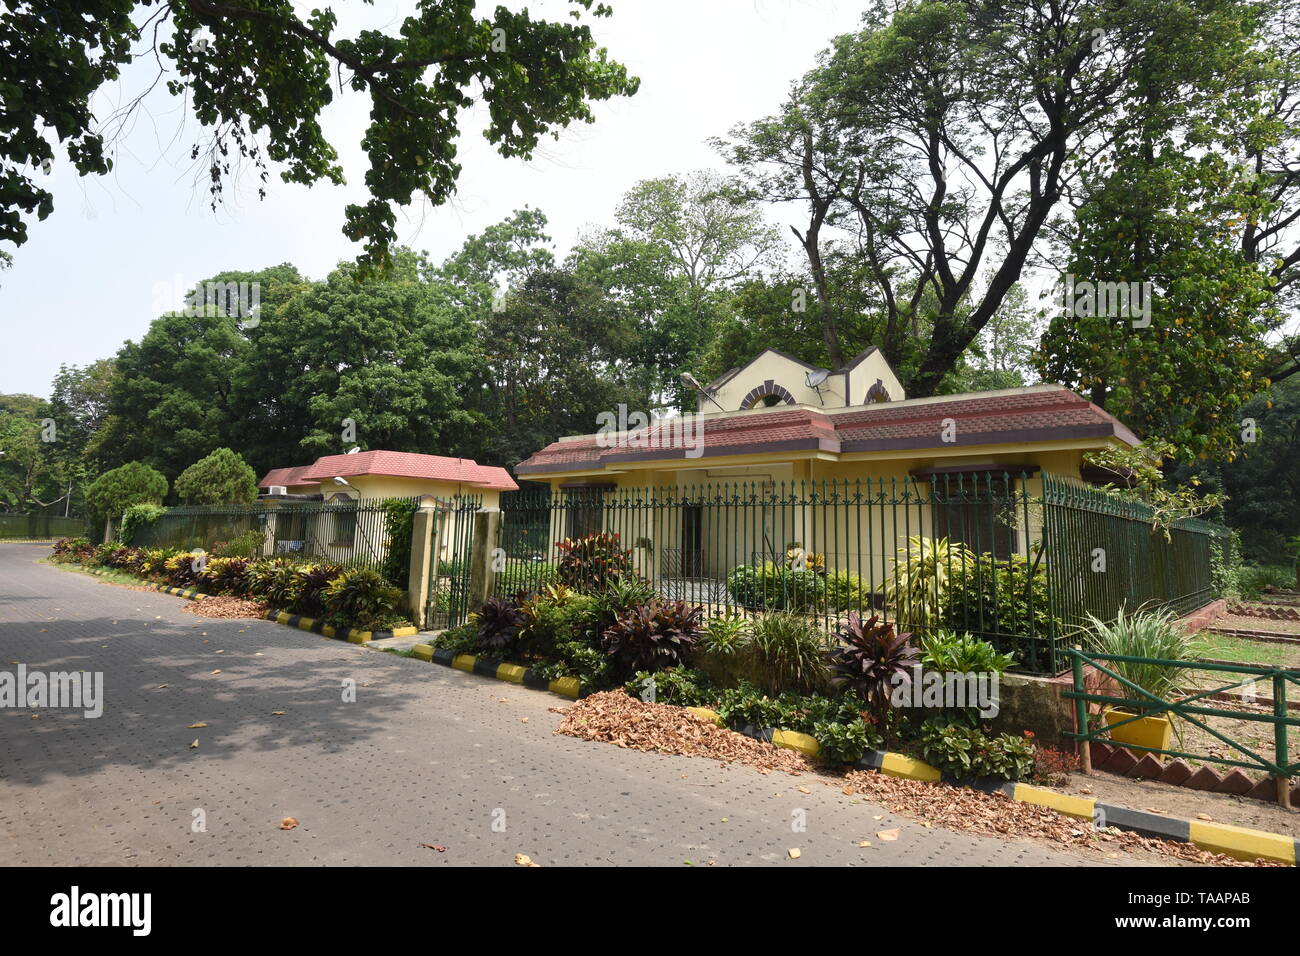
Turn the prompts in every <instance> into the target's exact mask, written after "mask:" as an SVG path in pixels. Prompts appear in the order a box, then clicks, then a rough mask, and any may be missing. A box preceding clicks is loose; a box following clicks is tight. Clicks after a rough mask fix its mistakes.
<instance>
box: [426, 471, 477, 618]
mask: <svg viewBox="0 0 1300 956" xmlns="http://www.w3.org/2000/svg"><path fill="white" fill-rule="evenodd" d="M482 505H483V498H482V496H481V495H457V496H456V497H454V498H446V499H439V500H438V501H437V502H436V504H435V506H434V508H435V510H434V518H433V522H432V526H431V527H432V530H431V532H430V540H429V542H428V544H429V549H430V554H431V557H432V561H431V567H430V573H429V587H428V593H427V594H426V596H425V602H424V622H423V626H424V629H425V630H430V631H432V630H441V629H443V628H447V627H456V626H457V625H460V624H463V623H465V621H466V619H467V618H468V617H469V612H470V611H471V610H472V608H471V607H470V604H471V599H470V591H469V585H470V559H471V556H472V554H473V551H474V536H475V533H476V527H475V515H477V514H478V513H479V512H480V511H482Z"/></svg>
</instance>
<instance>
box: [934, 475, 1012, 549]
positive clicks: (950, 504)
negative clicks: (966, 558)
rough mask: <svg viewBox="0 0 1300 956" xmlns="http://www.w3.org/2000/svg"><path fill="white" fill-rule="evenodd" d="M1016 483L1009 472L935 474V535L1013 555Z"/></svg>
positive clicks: (972, 547) (971, 547)
mask: <svg viewBox="0 0 1300 956" xmlns="http://www.w3.org/2000/svg"><path fill="white" fill-rule="evenodd" d="M918 480H921V481H927V482H928V481H930V480H931V479H930V478H929V477H926V478H922V479H918ZM1016 487H1017V479H1016V478H1013V477H1011V476H1010V475H1007V474H997V473H993V474H989V473H983V474H963V475H960V476H959V475H956V474H938V475H935V476H934V478H933V484H932V488H933V492H934V493H933V497H932V499H931V508H932V512H933V516H934V537H936V538H947V539H948V540H949V541H950V542H952V543H954V544H955V543H958V542H960V543H961V544H964V545H966V547H968V548H970V550H972V551H974V552H975V553H976V554H986V553H989V552H992V554H993V556H994V557H995V558H998V559H999V560H1004V561H1005V560H1006V559H1008V558H1010V557H1011V555H1012V554H1013V553H1014V552H1015V549H1016V527H1015V520H1016V518H1015V515H1016V507H1015V506H1016V502H1017V501H1018V497H1017V495H1016Z"/></svg>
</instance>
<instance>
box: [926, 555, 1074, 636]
mask: <svg viewBox="0 0 1300 956" xmlns="http://www.w3.org/2000/svg"><path fill="white" fill-rule="evenodd" d="M1031 567H1033V569H1034V570H1033V573H1032V575H1031V574H1030V568H1031ZM937 623H938V624H940V625H942V626H945V627H950V628H957V629H961V630H966V629H970V628H974V627H978V629H979V630H980V631H983V632H985V633H989V634H1006V635H1014V636H1018V637H1032V636H1038V637H1046V636H1047V635H1048V634H1049V633H1050V628H1051V625H1052V615H1051V613H1050V606H1049V604H1048V600H1047V568H1046V566H1045V565H1044V564H1043V562H1042V561H1038V562H1037V564H1036V565H1031V563H1030V561H1029V559H1028V558H1026V557H1024V556H1023V555H1014V556H1012V557H1011V559H1010V560H1007V561H998V560H995V559H994V558H993V555H991V554H983V555H980V558H979V562H978V564H972V565H968V566H966V568H965V569H964V570H963V571H961V572H958V570H957V569H956V568H955V567H954V569H953V575H952V578H951V579H950V580H949V581H948V586H947V590H946V592H945V596H944V601H943V606H942V608H941V610H940V613H939V615H938V621H937ZM1055 623H1056V631H1057V633H1058V634H1060V633H1061V632H1062V630H1064V625H1063V624H1062V622H1061V621H1060V620H1059V619H1058V620H1057V621H1056V622H1055Z"/></svg>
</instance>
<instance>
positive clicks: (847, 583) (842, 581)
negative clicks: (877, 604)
mask: <svg viewBox="0 0 1300 956" xmlns="http://www.w3.org/2000/svg"><path fill="white" fill-rule="evenodd" d="M871 599H872V593H871V589H870V588H869V587H868V586H867V583H866V582H865V581H863V580H862V578H861V577H860V576H859V575H857V574H854V573H853V572H852V571H830V572H828V573H827V574H826V606H827V607H828V608H830V609H831V610H832V611H834V612H836V613H839V612H843V611H859V612H862V611H866V610H868V609H870V608H871V606H872V605H871Z"/></svg>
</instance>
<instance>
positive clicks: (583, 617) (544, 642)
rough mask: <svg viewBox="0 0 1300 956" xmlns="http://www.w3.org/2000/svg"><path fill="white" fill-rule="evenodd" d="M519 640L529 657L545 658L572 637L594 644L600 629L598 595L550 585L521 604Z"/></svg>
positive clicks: (568, 641) (569, 641)
mask: <svg viewBox="0 0 1300 956" xmlns="http://www.w3.org/2000/svg"><path fill="white" fill-rule="evenodd" d="M521 611H522V612H523V615H524V620H523V623H522V624H521V625H520V643H521V644H522V647H523V652H524V654H525V655H526V656H527V657H528V658H530V659H546V658H548V657H550V656H552V655H553V654H554V653H555V649H556V648H558V647H559V646H560V645H562V644H569V643H571V642H574V641H578V642H580V643H586V644H591V645H593V646H594V643H595V640H596V635H597V634H598V633H599V620H600V608H599V604H598V600H597V598H595V597H593V596H591V595H587V594H578V593H576V592H574V591H570V590H569V589H567V588H564V586H563V585H559V586H552V587H551V588H549V589H548V590H547V591H546V592H545V593H544V594H541V595H538V596H536V597H534V598H532V599H530V600H528V601H526V602H524V604H523V606H522V607H521Z"/></svg>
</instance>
